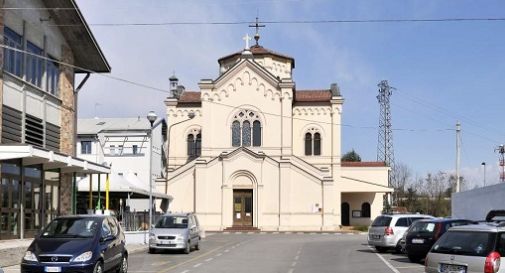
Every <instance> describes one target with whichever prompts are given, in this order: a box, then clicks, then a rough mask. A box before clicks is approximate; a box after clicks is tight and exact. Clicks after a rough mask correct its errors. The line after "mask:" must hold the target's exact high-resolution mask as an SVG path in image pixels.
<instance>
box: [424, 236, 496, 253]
mask: <svg viewBox="0 0 505 273" xmlns="http://www.w3.org/2000/svg"><path fill="white" fill-rule="evenodd" d="M495 235H496V234H495V233H490V232H475V231H449V232H446V233H445V234H444V235H442V237H441V238H440V239H439V240H438V241H437V242H436V243H435V245H433V248H432V249H431V252H434V253H444V254H456V255H465V256H480V257H485V256H487V255H488V254H489V252H490V251H491V250H492V248H493V245H494V240H495V237H496V236H495Z"/></svg>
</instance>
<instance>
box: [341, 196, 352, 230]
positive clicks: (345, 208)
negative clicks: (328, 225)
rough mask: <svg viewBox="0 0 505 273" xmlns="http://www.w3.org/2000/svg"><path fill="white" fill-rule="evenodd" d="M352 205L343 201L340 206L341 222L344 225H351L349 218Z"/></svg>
mask: <svg viewBox="0 0 505 273" xmlns="http://www.w3.org/2000/svg"><path fill="white" fill-rule="evenodd" d="M350 210H351V208H350V206H349V203H347V202H344V203H342V205H341V207H340V216H341V217H342V219H341V223H342V226H349V225H350V220H349V213H350Z"/></svg>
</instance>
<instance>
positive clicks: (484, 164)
mask: <svg viewBox="0 0 505 273" xmlns="http://www.w3.org/2000/svg"><path fill="white" fill-rule="evenodd" d="M480 165H482V167H484V187H485V186H486V162H482V163H481V164H480Z"/></svg>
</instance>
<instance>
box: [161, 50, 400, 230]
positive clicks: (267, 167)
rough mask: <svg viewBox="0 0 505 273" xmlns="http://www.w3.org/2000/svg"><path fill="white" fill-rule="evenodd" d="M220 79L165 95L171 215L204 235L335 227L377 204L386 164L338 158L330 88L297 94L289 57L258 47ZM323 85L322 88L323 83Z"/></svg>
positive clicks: (337, 118)
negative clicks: (194, 219)
mask: <svg viewBox="0 0 505 273" xmlns="http://www.w3.org/2000/svg"><path fill="white" fill-rule="evenodd" d="M218 63H219V66H220V75H219V77H218V78H216V79H203V80H201V81H200V82H199V88H200V90H199V91H185V90H184V89H183V88H181V87H182V86H179V85H178V83H177V79H176V78H175V77H172V78H171V92H172V93H171V96H170V97H169V98H167V99H166V101H165V104H166V107H167V108H166V110H167V112H166V116H167V118H166V120H167V126H168V135H169V138H168V144H167V147H168V153H167V154H168V156H167V166H168V168H167V169H168V171H167V181H166V183H163V184H158V187H160V190H163V191H165V192H166V193H167V194H169V195H171V196H173V201H172V203H171V204H170V207H169V210H170V211H172V212H180V211H184V212H188V211H190V212H194V213H196V215H197V216H198V218H199V221H200V224H201V225H202V227H203V228H204V229H206V230H224V229H227V228H245V229H248V228H251V229H260V230H265V231H271V230H281V231H282V230H284V231H298V230H299V231H304V230H313V231H315V230H339V229H340V228H341V227H342V226H346V225H368V224H370V222H371V220H373V219H374V218H375V217H376V216H377V215H379V214H380V212H381V210H382V207H383V197H384V195H385V194H386V193H388V192H391V191H392V189H391V188H388V186H387V185H388V183H387V181H388V171H389V168H388V167H386V166H385V165H384V164H383V163H380V162H341V154H342V151H341V141H342V138H341V131H342V127H341V120H342V111H343V108H342V106H343V103H344V99H343V97H342V95H341V94H340V90H339V88H338V86H337V85H336V84H332V85H330V88H327V89H321V90H298V89H296V86H295V82H294V79H293V78H292V71H293V69H294V68H295V60H294V59H293V58H292V57H289V56H286V55H283V54H280V53H277V52H274V51H271V50H269V49H266V48H264V47H262V46H260V45H258V43H256V45H253V46H251V47H249V46H246V49H244V50H243V51H241V52H237V53H234V54H231V55H228V56H225V57H223V58H221V59H219V60H218ZM328 85H329V84H328Z"/></svg>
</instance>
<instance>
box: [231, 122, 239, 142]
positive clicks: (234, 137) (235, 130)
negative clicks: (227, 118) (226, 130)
mask: <svg viewBox="0 0 505 273" xmlns="http://www.w3.org/2000/svg"><path fill="white" fill-rule="evenodd" d="M231 143H232V146H233V147H239V146H240V122H239V121H238V120H236V121H234V122H233V123H232V125H231Z"/></svg>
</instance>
